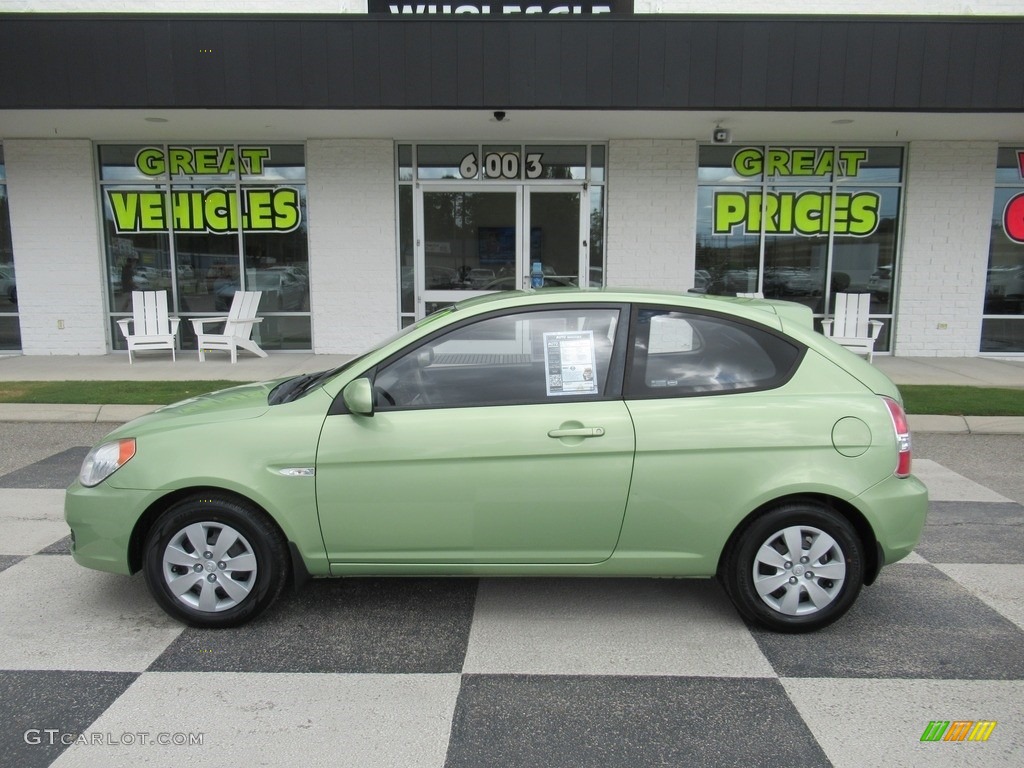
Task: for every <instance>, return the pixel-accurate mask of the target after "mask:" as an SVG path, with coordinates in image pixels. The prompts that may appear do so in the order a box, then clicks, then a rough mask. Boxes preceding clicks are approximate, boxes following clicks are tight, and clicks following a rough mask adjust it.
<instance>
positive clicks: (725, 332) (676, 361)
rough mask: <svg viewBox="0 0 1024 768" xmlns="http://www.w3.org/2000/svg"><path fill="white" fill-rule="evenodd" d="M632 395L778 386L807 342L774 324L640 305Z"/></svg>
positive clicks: (631, 370)
mask: <svg viewBox="0 0 1024 768" xmlns="http://www.w3.org/2000/svg"><path fill="white" fill-rule="evenodd" d="M630 352H631V356H630V361H629V365H628V372H629V376H628V379H629V382H628V392H627V396H628V397H633V398H654V397H686V396H691V395H706V394H724V393H729V392H749V391H756V390H764V389H772V388H774V387H778V386H781V385H782V384H784V383H785V382H787V381H788V380H789V379H790V377H791V376H792V375H793V372H794V371H795V370H796V368H797V366H798V365H799V362H800V360H801V359H802V357H803V354H804V352H805V348H804V347H803V346H802V345H800V344H798V343H797V342H795V341H793V340H791V339H788V338H786V337H785V336H783V335H781V334H779V333H776V332H774V331H772V330H770V329H767V328H764V327H761V326H758V325H757V324H754V323H747V322H744V321H741V320H738V319H735V318H729V317H725V316H722V315H711V314H703V313H698V312H688V311H682V310H679V309H669V308H660V307H639V308H637V309H636V310H635V311H634V316H633V323H632V339H631V349H630Z"/></svg>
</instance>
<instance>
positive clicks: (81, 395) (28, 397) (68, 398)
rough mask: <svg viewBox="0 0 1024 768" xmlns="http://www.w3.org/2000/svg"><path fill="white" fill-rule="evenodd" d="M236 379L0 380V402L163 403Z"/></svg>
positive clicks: (208, 390) (231, 383) (212, 389)
mask: <svg viewBox="0 0 1024 768" xmlns="http://www.w3.org/2000/svg"><path fill="white" fill-rule="evenodd" d="M242 383H243V382H240V381H227V380H218V381H0V403H60V404H63V403H72V404H79V403H88V404H95V405H108V404H111V403H118V404H125V405H166V404H167V403H174V402H177V401H178V400H185V399H187V398H190V397H195V396H196V395H201V394H203V393H205V392H213V391H214V390H217V389H225V388H227V387H235V386H238V385H239V384H242Z"/></svg>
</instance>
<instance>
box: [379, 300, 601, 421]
mask: <svg viewBox="0 0 1024 768" xmlns="http://www.w3.org/2000/svg"><path fill="white" fill-rule="evenodd" d="M618 316H619V312H618V310H615V309H592V308H586V307H580V308H569V309H559V310H546V311H540V312H525V313H518V314H511V315H502V316H498V317H491V318H487V319H484V320H481V321H479V322H474V323H471V324H469V325H465V326H462V327H460V328H457V329H455V330H453V331H449V332H448V333H445V334H443V335H442V336H440V337H438V338H436V339H434V340H432V341H428V342H427V343H426V344H424V345H422V346H420V347H418V348H416V349H414V350H412V351H411V352H408V353H406V354H404V355H403V356H402V357H400V358H399V359H398V360H396V361H394V362H393V363H391V364H389V365H387V366H386V367H384V368H383V369H382V370H381V371H380V372H379V373H378V374H377V376H376V379H375V381H374V392H375V393H376V405H377V407H378V408H381V409H385V410H386V409H389V408H457V407H464V406H485V405H521V404H529V403H543V402H551V401H552V400H553V399H559V400H562V399H564V398H565V397H570V398H572V397H583V398H586V399H592V398H600V397H604V396H605V395H606V394H609V393H606V391H605V390H606V383H607V379H608V371H609V368H610V362H611V357H612V348H613V343H614V339H615V330H616V327H617V324H618Z"/></svg>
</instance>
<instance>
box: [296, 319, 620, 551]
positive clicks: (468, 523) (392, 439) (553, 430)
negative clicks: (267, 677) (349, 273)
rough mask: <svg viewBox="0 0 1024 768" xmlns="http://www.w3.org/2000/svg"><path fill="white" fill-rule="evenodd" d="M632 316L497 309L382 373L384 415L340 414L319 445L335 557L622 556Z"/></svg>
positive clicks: (378, 385)
mask: <svg viewBox="0 0 1024 768" xmlns="http://www.w3.org/2000/svg"><path fill="white" fill-rule="evenodd" d="M625 317H626V311H625V309H624V308H622V307H619V306H607V305H605V306H591V305H579V304H576V305H568V306H561V307H558V308H544V309H539V310H532V311H515V312H506V313H502V314H496V315H488V316H484V317H482V318H477V319H473V320H471V321H470V322H466V323H463V324H460V325H458V326H452V327H450V328H449V329H445V330H443V331H440V332H438V334H436V335H435V336H434V337H432V338H429V339H427V340H426V341H425V342H423V343H419V342H417V345H416V347H415V348H412V349H408V350H406V351H404V352H403V353H401V354H399V355H397V356H395V357H393V358H392V359H391V360H389V361H387V362H385V363H384V364H382V365H381V366H379V367H378V369H376V370H374V371H370V372H368V373H369V376H370V377H371V378H372V380H373V386H374V392H375V398H376V399H375V411H374V413H373V415H372V416H365V415H356V414H350V413H337V414H335V415H331V416H328V417H327V419H326V420H325V423H324V427H323V432H322V435H321V439H320V445H319V449H318V455H317V467H316V483H317V503H318V507H319V512H320V522H321V528H322V531H323V535H324V541H325V544H326V546H327V551H328V555H329V557H330V559H331V561H332V562H364V563H373V562H379V563H384V562H387V563H418V564H432V563H438V564H443V563H466V564H468V563H482V564H488V563H489V564H495V563H509V564H519V563H523V564H528V563H592V562H598V561H601V560H604V559H606V558H608V557H609V556H610V555H611V553H612V551H613V549H614V548H615V544H616V541H617V539H618V535H619V531H620V529H621V526H622V518H623V514H624V510H625V505H626V496H627V493H628V489H629V481H630V475H631V472H632V465H633V448H634V436H633V426H632V421H631V419H630V416H629V413H628V411H627V409H626V407H625V404H624V403H623V402H622V400H621V397H620V394H621V369H622V358H623V350H622V349H621V347H622V342H621V341H620V339H622V338H624V335H623V333H622V332H623V331H624V330H625V329H624V328H622V325H623V324H624V322H625Z"/></svg>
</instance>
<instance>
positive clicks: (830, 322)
mask: <svg viewBox="0 0 1024 768" xmlns="http://www.w3.org/2000/svg"><path fill="white" fill-rule="evenodd" d="M870 310H871V294H870V293H837V294H836V296H835V307H834V308H833V317H832V318H829V319H825V320H822V321H821V329H822V331H823V332H824V333H825V335H826V336H828V337H829V338H830V339H832V341H834V342H835V343H836V344H841V345H842V346H844V347H846V348H847V349H849V350H850V351H851V352H856V353H857V354H858V355H866V356H867V358H868V362H869V363H870V362H872V360H873V359H874V356H875V342H876V341H878V334H879V333H880V332H881V331H882V322H881V321H880V320H868V312H869V311H870Z"/></svg>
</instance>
